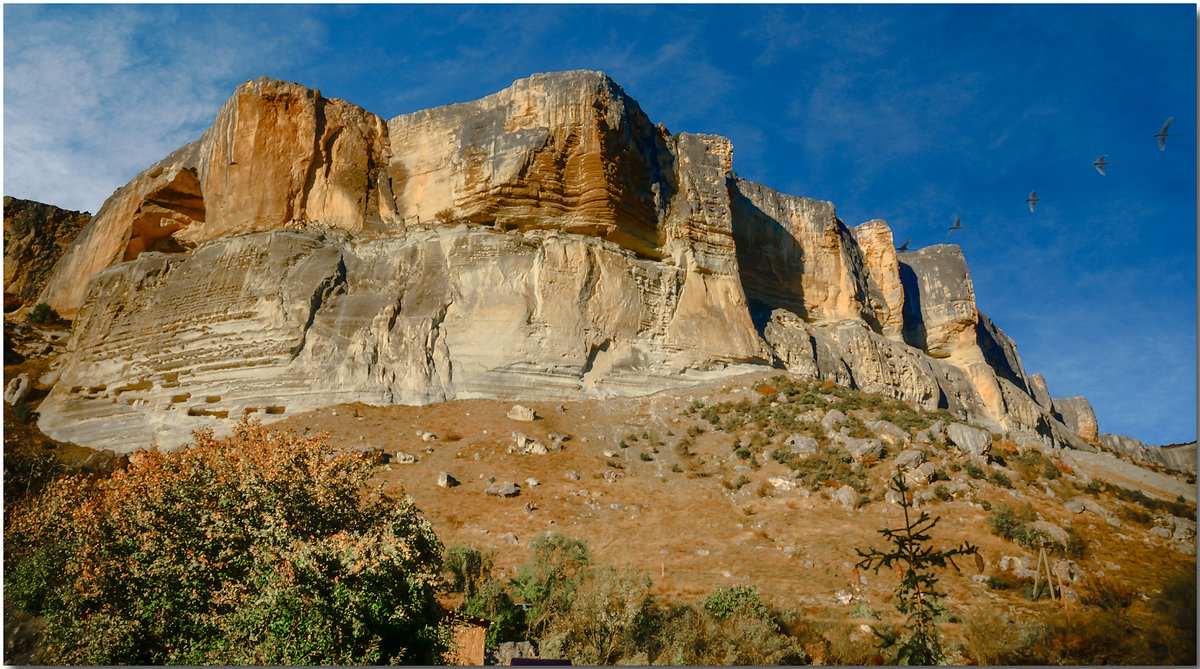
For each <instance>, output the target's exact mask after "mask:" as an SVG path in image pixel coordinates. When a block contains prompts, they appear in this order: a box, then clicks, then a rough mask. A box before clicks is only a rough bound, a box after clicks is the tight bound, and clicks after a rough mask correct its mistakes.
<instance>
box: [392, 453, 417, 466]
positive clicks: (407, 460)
mask: <svg viewBox="0 0 1200 669" xmlns="http://www.w3.org/2000/svg"><path fill="white" fill-rule="evenodd" d="M392 459H393V460H395V461H396V462H397V463H399V464H402V465H411V464H415V463H416V462H417V456H415V455H410V454H408V453H404V452H403V451H396V455H394V456H392Z"/></svg>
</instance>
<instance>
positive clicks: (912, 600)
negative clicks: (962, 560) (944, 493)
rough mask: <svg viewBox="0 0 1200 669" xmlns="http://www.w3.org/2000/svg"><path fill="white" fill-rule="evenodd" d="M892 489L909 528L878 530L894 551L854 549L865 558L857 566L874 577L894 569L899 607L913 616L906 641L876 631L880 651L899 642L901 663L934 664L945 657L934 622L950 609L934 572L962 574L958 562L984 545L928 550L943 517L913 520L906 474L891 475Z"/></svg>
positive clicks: (897, 604) (906, 628)
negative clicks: (950, 569)
mask: <svg viewBox="0 0 1200 669" xmlns="http://www.w3.org/2000/svg"><path fill="white" fill-rule="evenodd" d="M892 489H894V490H895V491H896V492H898V493H900V506H901V508H902V509H903V510H904V526H903V527H899V528H896V529H889V528H885V529H882V530H879V533H880V534H882V535H883V536H884V538H885V539H887V541H888V542H890V543H891V544H892V545H893V548H890V549H889V550H886V551H880V550H878V549H876V548H871V549H870V550H869V551H867V552H863V551H862V550H861V549H859V548H855V549H854V551H855V552H856V553H858V555H859V557H861V558H863V559H862V560H860V561H859V562H858V563H857V565H856V566H857V567H860V568H863V569H874V571H875V573H879V569H880V567H885V568H886V567H895V569H896V571H897V573H898V574H899V575H900V584H899V585H898V586H897V587H896V590H895V593H896V608H897V610H899V611H900V613H903V614H906V615H907V616H908V618H907V621H906V623H905V625H904V627H903V629H904V630H906V631H907V632H908V636H907V637H906V638H905V639H904V640H903V641H901V640H900V639H899V634H889V633H880V632H876V635H877V636H879V638H880V644H879V647H880V648H888V647H891V646H893V645H895V644H897V643H899V648H897V651H896V661H897V662H898V663H900V664H909V665H913V664H919V665H933V664H937V663H938V662H939V661H940V660H942V659H943V657H944V654H943V652H942V647H941V643H940V641H939V640H938V633H937V625H936V622H935V619H936V618H937V617H938V616H939V615H941V614H942V613H943V612H944V611H945V606H944V605H943V604H942V603H941V599H942V598H943V597H945V593H941V592H938V591H937V589H936V585H937V581H938V579H937V577H936V576H935V575H934V572H933V568H934V567H941V568H945V566H946V563H949V564H950V566H952V567H954V569H955V570H956V571H957V570H958V565H956V564H954V558H955V557H958V556H962V555H976V556H977V558H978V551H979V547H978V546H973V545H971V544H969V543H967V542H965V541H964V542H963V543H962V545H960V546H959V547H958V548H953V549H950V550H939V549H936V548H934V547H932V546H929V545H928V543H929V541H930V535H929V531H930V530H932V529H933V527H934V526H935V525H937V522H938V520H940V518H930V516H929V514H928V513H927V512H925V511H921V513H920V515H919V516H917V517H916V518H915V519H914V518H912V516H911V515H910V511H911V509H912V506H911V501H910V500H909V495H908V486H907V485H906V484H905V483H904V477H903V475H901V474H896V475H895V476H894V477H892Z"/></svg>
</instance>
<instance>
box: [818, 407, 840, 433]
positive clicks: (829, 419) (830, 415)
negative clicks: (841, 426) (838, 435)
mask: <svg viewBox="0 0 1200 669" xmlns="http://www.w3.org/2000/svg"><path fill="white" fill-rule="evenodd" d="M844 420H846V414H844V413H842V412H841V411H838V410H837V409H830V410H829V411H827V412H825V416H824V417H823V418H822V419H821V427H823V428H825V432H827V433H834V432H836V430H834V428H833V426H834V425H835V424H837V423H840V422H842V421H844Z"/></svg>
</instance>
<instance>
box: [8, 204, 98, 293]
mask: <svg viewBox="0 0 1200 669" xmlns="http://www.w3.org/2000/svg"><path fill="white" fill-rule="evenodd" d="M91 218H92V215H91V214H89V213H87V212H86V211H83V212H81V211H67V210H66V209H59V208H58V207H55V206H52V205H48V204H42V203H40V202H31V201H29V200H21V199H18V198H15V197H5V198H4V304H5V307H4V310H5V311H6V312H7V311H12V310H14V309H18V308H21V307H32V306H34V305H35V304H37V296H38V294H39V293H41V292H42V288H43V287H45V285H46V281H47V280H49V278H50V273H51V272H52V271H53V270H54V265H55V263H57V262H58V260H59V258H61V257H62V255H63V252H64V251H66V249H67V247H68V246H70V244H71V242H73V241H75V237H76V236H78V235H79V231H80V230H82V229H83V227H84V226H85V225H87V223H88V221H90V220H91Z"/></svg>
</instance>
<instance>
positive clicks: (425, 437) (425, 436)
mask: <svg viewBox="0 0 1200 669" xmlns="http://www.w3.org/2000/svg"><path fill="white" fill-rule="evenodd" d="M359 420H361V418H360V419H359ZM436 439H437V435H436V434H434V433H432V432H423V433H421V441H434V440H436Z"/></svg>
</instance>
